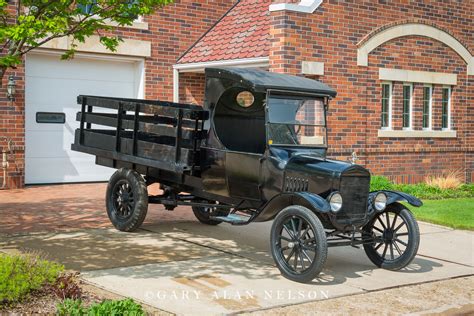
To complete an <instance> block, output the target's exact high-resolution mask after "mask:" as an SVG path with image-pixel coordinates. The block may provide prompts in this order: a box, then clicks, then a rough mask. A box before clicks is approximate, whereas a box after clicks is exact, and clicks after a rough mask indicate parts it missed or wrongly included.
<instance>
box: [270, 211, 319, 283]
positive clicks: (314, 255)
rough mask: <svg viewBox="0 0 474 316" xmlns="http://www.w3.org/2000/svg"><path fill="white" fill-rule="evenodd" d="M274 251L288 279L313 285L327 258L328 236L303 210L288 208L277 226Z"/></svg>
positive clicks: (272, 236) (277, 263)
mask: <svg viewBox="0 0 474 316" xmlns="http://www.w3.org/2000/svg"><path fill="white" fill-rule="evenodd" d="M271 250H272V256H273V259H274V260H275V263H276V265H277V267H278V269H279V270H280V272H281V274H282V275H283V276H284V277H285V278H287V279H290V280H292V281H296V282H301V283H308V282H310V281H312V280H313V279H314V278H315V277H317V276H318V275H319V273H320V272H321V270H322V269H323V266H324V263H325V262H326V258H327V241H326V233H325V231H324V228H323V225H322V224H321V221H320V220H319V218H318V217H317V216H316V214H314V213H313V212H311V211H310V210H309V209H307V208H305V207H303V206H299V205H292V206H288V207H287V208H285V209H283V210H282V211H281V212H280V213H279V214H278V215H277V217H276V218H275V220H274V222H273V225H272V230H271Z"/></svg>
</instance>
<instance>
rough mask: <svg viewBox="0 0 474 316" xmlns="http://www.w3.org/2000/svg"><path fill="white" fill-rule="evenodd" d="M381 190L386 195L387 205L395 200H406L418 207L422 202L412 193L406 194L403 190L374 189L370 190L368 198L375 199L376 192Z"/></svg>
mask: <svg viewBox="0 0 474 316" xmlns="http://www.w3.org/2000/svg"><path fill="white" fill-rule="evenodd" d="M379 192H383V193H385V194H386V195H387V205H390V204H392V203H395V202H407V203H410V204H411V205H413V206H416V207H420V206H422V205H423V202H421V200H420V199H419V198H417V197H415V196H413V195H410V194H406V193H403V192H398V191H386V190H382V191H374V192H370V196H369V200H370V201H373V200H374V199H375V196H376V195H377V193H379Z"/></svg>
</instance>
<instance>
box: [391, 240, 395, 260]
mask: <svg viewBox="0 0 474 316" xmlns="http://www.w3.org/2000/svg"><path fill="white" fill-rule="evenodd" d="M390 258H391V259H392V260H393V259H395V257H394V256H393V243H390Z"/></svg>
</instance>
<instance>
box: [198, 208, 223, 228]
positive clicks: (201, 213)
mask: <svg viewBox="0 0 474 316" xmlns="http://www.w3.org/2000/svg"><path fill="white" fill-rule="evenodd" d="M215 211H216V208H215V207H207V206H206V207H205V206H193V213H194V216H196V218H197V219H198V220H199V221H200V222H201V223H203V224H206V225H218V224H220V223H222V222H221V221H216V220H212V219H209V216H211V213H212V214H215ZM222 215H224V214H222Z"/></svg>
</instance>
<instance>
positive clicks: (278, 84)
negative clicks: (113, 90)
mask: <svg viewBox="0 0 474 316" xmlns="http://www.w3.org/2000/svg"><path fill="white" fill-rule="evenodd" d="M205 92H206V95H205V102H204V107H200V106H195V105H189V104H180V103H170V102H162V101H151V100H136V99H121V98H109V97H96V96H85V95H81V96H79V97H78V103H79V104H81V106H82V109H81V111H80V112H79V113H78V114H77V119H78V120H79V121H80V128H79V129H78V130H77V131H76V135H75V142H74V144H73V145H72V149H73V150H76V151H80V152H83V153H88V154H92V155H95V156H96V163H97V164H99V165H103V166H108V167H111V168H116V169H117V171H116V172H115V173H114V174H113V175H112V177H111V178H110V181H109V184H108V187H107V193H106V205H107V214H108V216H109V218H110V221H111V222H112V224H113V225H114V226H115V227H116V228H117V229H118V230H121V231H127V232H130V231H133V230H136V229H137V228H138V227H140V225H141V224H142V223H143V220H144V219H145V216H146V213H147V209H148V204H149V203H158V204H163V205H164V206H165V208H166V209H168V210H172V209H174V208H175V207H176V206H178V205H186V206H189V207H190V210H191V209H192V211H193V212H194V215H195V216H196V217H197V219H198V220H199V221H200V222H201V223H204V224H208V225H217V224H219V223H222V222H227V223H231V224H233V225H246V224H249V223H251V222H262V221H269V220H273V225H272V228H271V236H270V243H271V252H272V255H273V258H274V260H275V263H276V265H277V267H278V268H279V270H280V271H281V273H282V275H283V276H285V277H286V278H288V279H291V280H294V281H297V282H309V281H311V280H312V279H314V278H315V277H316V276H317V275H318V274H319V273H320V272H321V270H322V268H323V265H324V263H325V261H326V257H327V249H328V247H331V246H355V247H357V246H359V245H362V246H363V248H364V250H365V252H366V254H367V256H368V257H369V259H370V260H371V261H372V262H373V263H374V264H375V265H376V266H378V267H382V268H385V269H390V270H398V269H401V268H403V267H405V266H407V265H408V264H409V263H410V262H411V261H412V259H413V258H414V257H415V255H416V252H417V250H418V245H419V239H420V237H419V230H418V225H417V223H416V220H415V219H414V217H413V215H412V213H411V212H410V211H409V210H408V209H407V207H406V206H405V205H404V204H401V203H400V202H407V203H408V204H411V205H413V206H421V205H422V203H421V201H420V200H418V199H417V198H415V197H413V196H410V195H408V194H405V193H402V192H393V191H377V192H370V173H369V171H367V169H365V168H363V167H362V166H360V165H357V164H353V163H349V162H345V161H337V160H332V159H328V158H327V157H326V152H327V148H328V143H327V125H326V112H327V110H328V102H329V100H330V99H331V98H334V97H335V96H336V92H335V91H334V90H333V89H331V88H330V87H328V86H327V85H325V84H323V83H321V82H318V81H315V80H310V79H306V78H302V77H297V76H290V75H283V74H276V73H271V72H266V71H261V70H255V69H237V68H233V69H231V68H229V69H227V68H222V69H221V68H219V69H217V68H210V69H206V91H205ZM101 109H108V111H103V110H102V111H101ZM110 109H112V110H113V111H112V113H111V111H110ZM111 127H112V128H111ZM153 183H160V184H161V188H162V190H163V194H161V195H157V196H150V195H148V192H147V186H149V185H151V184H153Z"/></svg>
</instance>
